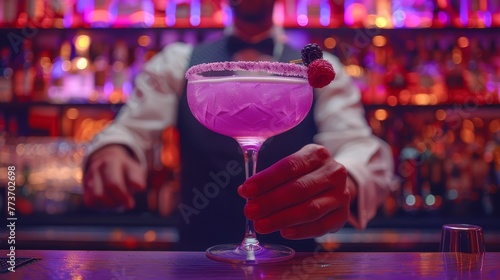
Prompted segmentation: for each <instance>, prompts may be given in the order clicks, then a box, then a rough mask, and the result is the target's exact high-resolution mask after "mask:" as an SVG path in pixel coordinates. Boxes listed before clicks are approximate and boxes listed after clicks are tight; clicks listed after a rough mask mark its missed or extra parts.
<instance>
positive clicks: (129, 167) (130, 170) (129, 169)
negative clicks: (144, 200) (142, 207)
mask: <svg viewBox="0 0 500 280" xmlns="http://www.w3.org/2000/svg"><path fill="white" fill-rule="evenodd" d="M125 182H126V186H127V187H128V189H129V190H130V191H132V192H141V191H144V190H145V189H146V174H145V171H144V170H143V169H142V168H141V166H140V165H139V164H138V163H136V162H135V161H133V162H128V163H127V164H125Z"/></svg>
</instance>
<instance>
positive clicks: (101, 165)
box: [83, 145, 146, 209]
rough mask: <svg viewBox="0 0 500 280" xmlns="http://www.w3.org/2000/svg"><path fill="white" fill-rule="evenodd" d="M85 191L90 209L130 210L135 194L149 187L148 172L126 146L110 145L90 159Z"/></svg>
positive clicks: (85, 201)
mask: <svg viewBox="0 0 500 280" xmlns="http://www.w3.org/2000/svg"><path fill="white" fill-rule="evenodd" d="M83 188H84V196H83V197H84V203H85V205H86V206H88V207H95V208H118V207H125V208H128V209H130V208H133V207H134V206H135V201H134V197H133V194H134V193H135V192H139V191H143V190H145V188H146V173H145V171H144V170H143V168H142V167H141V166H140V164H139V162H138V161H137V160H135V159H134V158H133V157H132V156H131V155H130V153H129V152H128V151H127V149H126V148H125V147H124V146H121V145H109V146H105V147H103V148H101V149H99V150H97V151H96V152H95V153H94V154H92V155H91V157H90V158H89V162H88V165H87V168H86V172H85V175H84V177H83Z"/></svg>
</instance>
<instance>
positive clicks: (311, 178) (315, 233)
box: [238, 144, 354, 239]
mask: <svg viewBox="0 0 500 280" xmlns="http://www.w3.org/2000/svg"><path fill="white" fill-rule="evenodd" d="M348 184H352V185H353V186H354V184H353V182H352V181H351V180H350V179H348V176H347V171H346V169H345V167H344V166H343V165H341V164H340V163H338V162H336V161H335V160H334V159H333V158H332V156H331V154H330V153H329V151H328V150H327V149H326V148H325V147H323V146H320V145H315V144H310V145H307V146H305V147H303V148H302V149H301V150H299V151H298V152H296V153H294V154H292V155H290V156H288V157H286V158H284V159H282V160H280V161H278V162H277V163H276V164H274V165H272V166H271V167H269V168H267V169H265V170H263V171H261V172H258V173H257V174H256V175H254V176H252V177H250V178H249V179H248V180H247V181H246V182H245V183H244V184H243V185H241V186H240V187H239V188H238V193H239V194H240V195H241V196H242V197H243V198H249V199H250V201H249V202H248V203H247V205H246V206H245V215H246V216H247V218H248V219H249V220H253V221H254V227H255V230H256V231H257V232H258V233H261V234H266V233H271V232H274V231H277V230H279V231H280V232H281V235H282V236H283V237H284V238H288V239H304V238H315V237H319V236H322V235H324V234H326V233H328V232H335V231H338V230H339V229H341V228H342V227H343V226H344V225H345V223H346V222H347V218H348V216H349V203H350V193H349V189H348Z"/></svg>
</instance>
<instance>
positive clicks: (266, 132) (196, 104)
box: [186, 62, 313, 263]
mask: <svg viewBox="0 0 500 280" xmlns="http://www.w3.org/2000/svg"><path fill="white" fill-rule="evenodd" d="M186 78H187V79H188V86H187V100H188V104H189V108H190V110H191V112H192V113H193V115H194V116H195V118H196V119H197V120H198V121H199V122H200V123H201V124H203V125H204V126H205V127H207V128H208V129H210V130H212V131H214V132H217V133H219V134H222V135H226V136H229V137H232V138H234V139H235V140H236V141H237V142H238V143H239V145H240V147H241V148H242V150H243V152H244V158H245V167H246V175H247V178H249V177H250V176H252V175H253V174H255V172H256V164H257V154H258V151H259V149H260V147H261V145H262V144H263V143H264V141H266V139H268V138H269V137H272V136H274V135H277V134H280V133H283V132H285V131H287V130H289V129H291V128H293V127H295V126H296V125H298V124H299V123H300V122H301V121H302V120H303V119H304V118H305V116H306V115H307V114H308V112H309V110H310V109H311V105H312V100H313V91H312V88H311V86H310V85H309V83H308V80H307V74H306V69H305V67H304V66H301V65H295V64H290V63H278V62H219V63H209V64H201V65H197V66H193V67H191V68H190V69H189V70H188V71H187V72H186ZM294 253H295V252H294V250H293V249H291V248H288V247H285V246H281V245H262V244H260V243H259V241H258V240H257V236H256V234H255V231H254V228H253V223H252V221H247V227H246V233H245V238H244V239H243V241H242V243H241V244H224V245H217V246H214V247H211V248H209V249H208V250H207V256H209V257H210V258H213V259H216V260H221V261H227V262H236V263H241V262H243V263H264V262H275V261H280V260H285V259H289V258H291V257H293V256H294Z"/></svg>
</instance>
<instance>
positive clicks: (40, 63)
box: [32, 51, 52, 101]
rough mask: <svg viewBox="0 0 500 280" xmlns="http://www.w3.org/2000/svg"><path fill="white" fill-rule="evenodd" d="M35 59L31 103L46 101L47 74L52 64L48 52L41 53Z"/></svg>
mask: <svg viewBox="0 0 500 280" xmlns="http://www.w3.org/2000/svg"><path fill="white" fill-rule="evenodd" d="M36 57H37V59H36V63H35V65H34V69H35V73H34V75H35V77H34V80H33V98H32V99H33V101H47V100H48V83H49V78H50V76H49V74H50V68H51V67H52V63H51V60H50V57H49V52H48V51H41V52H40V53H39V54H38V55H37V56H36Z"/></svg>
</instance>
